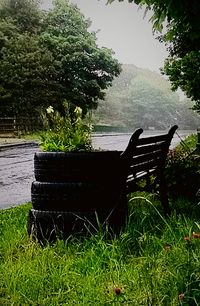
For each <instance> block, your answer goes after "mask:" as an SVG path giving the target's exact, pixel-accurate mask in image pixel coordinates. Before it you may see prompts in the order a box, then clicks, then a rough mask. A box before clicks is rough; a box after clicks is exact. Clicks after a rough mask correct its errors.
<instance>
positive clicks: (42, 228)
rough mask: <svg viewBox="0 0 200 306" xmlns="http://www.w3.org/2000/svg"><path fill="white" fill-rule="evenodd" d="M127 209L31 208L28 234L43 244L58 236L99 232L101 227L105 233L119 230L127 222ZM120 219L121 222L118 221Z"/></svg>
mask: <svg viewBox="0 0 200 306" xmlns="http://www.w3.org/2000/svg"><path fill="white" fill-rule="evenodd" d="M116 212H117V213H116ZM118 218H120V220H118ZM123 218H124V219H123ZM125 218H126V212H125V210H124V211H123V215H122V211H120V210H113V211H112V212H110V213H109V214H105V211H104V212H100V213H96V212H95V211H88V212H84V213H83V212H76V213H75V212H61V211H54V212H52V211H40V210H35V209H31V210H30V211H29V216H28V226H27V227H28V234H29V236H32V237H33V238H34V239H36V240H37V241H39V242H40V243H41V244H45V243H46V242H54V241H56V239H57V238H60V239H67V238H68V237H69V236H70V235H72V234H73V235H75V236H81V235H84V237H85V236H86V235H91V234H94V233H97V232H98V231H99V229H100V228H101V230H102V229H103V230H105V229H106V232H105V233H111V234H112V233H115V234H116V230H117V231H118V232H119V231H120V230H121V229H122V226H124V224H125ZM122 220H123V222H122ZM117 221H118V222H119V221H120V224H119V223H118V224H117V223H116V222H117Z"/></svg>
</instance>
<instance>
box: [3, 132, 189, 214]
mask: <svg viewBox="0 0 200 306" xmlns="http://www.w3.org/2000/svg"><path fill="white" fill-rule="evenodd" d="M157 133H158V131H155V133H154V134H157ZM161 133H163V132H161ZM190 133H191V132H189V131H186V132H182V133H181V132H179V134H180V135H181V137H183V138H184V137H185V136H186V135H188V134H190ZM145 134H146V135H147V136H149V135H150V134H153V133H152V132H146V133H145ZM130 136H131V134H116V135H99V136H97V135H96V136H94V137H93V146H94V147H95V148H97V149H98V148H101V149H104V150H122V151H123V150H124V149H125V148H126V146H127V144H128V141H129V139H130ZM179 141H180V138H179V137H178V136H177V135H175V137H174V139H173V141H172V147H173V146H175V145H176V144H177V143H178V142H179ZM36 151H38V147H37V146H36V145H30V146H27V145H26V146H22V145H21V146H14V147H9V148H0V209H1V208H8V207H11V206H16V205H19V204H21V203H25V202H29V201H30V200H31V183H32V181H33V180H34V175H33V157H34V152H36Z"/></svg>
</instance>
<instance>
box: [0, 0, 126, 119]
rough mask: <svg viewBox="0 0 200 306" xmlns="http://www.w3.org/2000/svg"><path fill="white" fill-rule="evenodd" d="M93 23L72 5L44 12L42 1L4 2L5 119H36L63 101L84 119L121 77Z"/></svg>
mask: <svg viewBox="0 0 200 306" xmlns="http://www.w3.org/2000/svg"><path fill="white" fill-rule="evenodd" d="M89 25H90V22H89V21H87V20H85V18H84V16H83V15H82V14H81V13H80V11H79V9H78V8H77V7H76V6H74V5H72V4H70V3H69V2H68V1H62V0H57V1H55V3H54V7H53V9H52V10H50V11H47V12H44V11H41V9H40V7H39V5H38V1H37V0H0V106H1V107H0V113H1V115H8V114H9V115H22V114H23V115H24V114H31V115H34V114H37V113H38V112H40V111H41V109H42V108H46V107H48V106H49V105H52V106H53V107H54V108H55V109H57V110H59V111H61V112H62V105H63V101H64V100H67V101H68V102H69V103H70V104H71V106H72V108H74V107H75V106H76V105H77V106H81V107H82V108H83V112H84V114H86V112H87V111H88V110H89V109H92V108H95V107H96V106H97V100H98V99H103V98H104V90H105V89H106V88H107V87H108V86H110V85H111V83H112V80H113V78H114V77H115V76H117V75H118V74H119V73H120V69H121V68H120V64H119V63H118V61H117V60H115V59H114V58H113V52H112V50H109V49H106V48H98V47H97V44H96V36H95V33H90V32H89V31H88V27H89Z"/></svg>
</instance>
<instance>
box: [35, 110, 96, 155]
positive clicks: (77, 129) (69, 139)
mask: <svg viewBox="0 0 200 306" xmlns="http://www.w3.org/2000/svg"><path fill="white" fill-rule="evenodd" d="M43 123H44V126H45V128H46V131H45V132H43V133H42V134H41V135H40V138H41V140H42V142H41V144H40V147H41V149H42V151H50V152H60V151H61V152H77V151H90V150H91V149H92V146H91V124H90V122H89V119H87V118H85V119H83V118H82V109H81V108H80V107H76V108H75V110H74V113H73V116H70V113H69V108H68V105H67V104H65V114H64V115H63V116H62V115H60V113H59V112H57V111H54V109H53V107H52V106H49V107H48V108H47V109H46V112H45V113H43Z"/></svg>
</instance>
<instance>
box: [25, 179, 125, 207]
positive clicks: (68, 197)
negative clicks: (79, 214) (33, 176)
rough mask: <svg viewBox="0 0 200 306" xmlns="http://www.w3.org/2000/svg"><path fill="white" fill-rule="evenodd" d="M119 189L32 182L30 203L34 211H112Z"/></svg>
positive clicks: (90, 185) (89, 185)
mask: <svg viewBox="0 0 200 306" xmlns="http://www.w3.org/2000/svg"><path fill="white" fill-rule="evenodd" d="M119 198H120V189H119V188H116V186H113V188H111V185H103V184H102V185H100V184H99V185H98V184H90V183H46V182H37V181H35V182H33V183H32V186H31V201H32V206H33V208H34V209H38V210H48V211H66V212H68V211H88V210H89V211H92V210H93V211H94V210H97V211H98V210H99V209H100V210H101V209H105V210H107V209H112V207H114V206H116V205H117V204H118V202H119Z"/></svg>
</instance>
